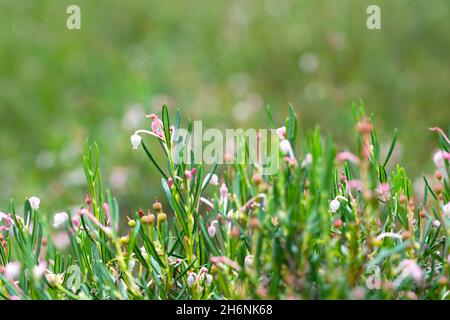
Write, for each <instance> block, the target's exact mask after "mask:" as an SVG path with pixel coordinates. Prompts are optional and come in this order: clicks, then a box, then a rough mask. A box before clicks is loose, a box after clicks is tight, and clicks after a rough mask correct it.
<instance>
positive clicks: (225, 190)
mask: <svg viewBox="0 0 450 320" xmlns="http://www.w3.org/2000/svg"><path fill="white" fill-rule="evenodd" d="M227 194H228V188H227V185H226V184H225V183H222V186H221V187H220V198H221V199H225V198H226V197H227Z"/></svg>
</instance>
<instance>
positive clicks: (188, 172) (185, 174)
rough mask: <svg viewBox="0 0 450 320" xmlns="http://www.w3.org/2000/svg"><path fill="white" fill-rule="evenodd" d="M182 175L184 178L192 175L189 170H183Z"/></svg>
mask: <svg viewBox="0 0 450 320" xmlns="http://www.w3.org/2000/svg"><path fill="white" fill-rule="evenodd" d="M184 176H185V177H186V180H190V179H191V177H192V173H191V171H189V170H186V171H184Z"/></svg>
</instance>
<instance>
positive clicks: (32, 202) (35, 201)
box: [28, 196, 41, 210]
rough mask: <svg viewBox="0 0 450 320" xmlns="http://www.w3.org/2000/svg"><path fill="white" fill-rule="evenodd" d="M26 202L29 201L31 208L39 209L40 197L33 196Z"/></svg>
mask: <svg viewBox="0 0 450 320" xmlns="http://www.w3.org/2000/svg"><path fill="white" fill-rule="evenodd" d="M28 202H30V206H31V209H33V210H37V209H39V205H40V204H41V199H39V198H38V197H34V196H33V197H30V198H29V199H28Z"/></svg>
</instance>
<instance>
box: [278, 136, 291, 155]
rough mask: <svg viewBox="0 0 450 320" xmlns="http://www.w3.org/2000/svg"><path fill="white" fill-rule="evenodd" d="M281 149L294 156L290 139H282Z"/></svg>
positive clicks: (284, 152)
mask: <svg viewBox="0 0 450 320" xmlns="http://www.w3.org/2000/svg"><path fill="white" fill-rule="evenodd" d="M280 149H281V152H283V154H285V155H289V156H291V157H292V155H293V151H292V147H291V143H290V142H289V140H286V139H285V140H282V141H281V142H280Z"/></svg>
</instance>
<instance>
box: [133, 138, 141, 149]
mask: <svg viewBox="0 0 450 320" xmlns="http://www.w3.org/2000/svg"><path fill="white" fill-rule="evenodd" d="M141 141H142V138H141V136H140V135H138V134H133V135H132V136H131V145H132V146H133V149H135V150H136V149H137V148H138V147H139V146H140V144H141Z"/></svg>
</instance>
